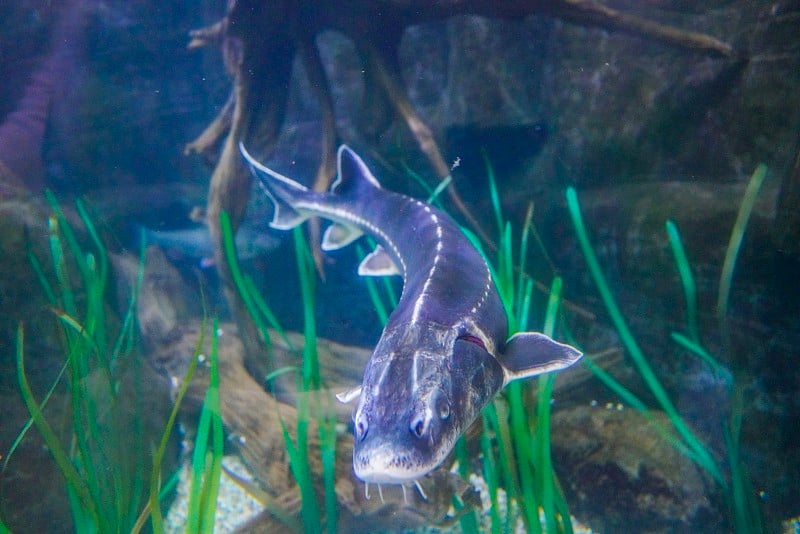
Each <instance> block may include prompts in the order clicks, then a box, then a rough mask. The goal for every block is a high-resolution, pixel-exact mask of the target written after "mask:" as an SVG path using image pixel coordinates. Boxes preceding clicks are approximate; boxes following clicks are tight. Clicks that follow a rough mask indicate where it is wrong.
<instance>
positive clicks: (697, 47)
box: [546, 0, 738, 58]
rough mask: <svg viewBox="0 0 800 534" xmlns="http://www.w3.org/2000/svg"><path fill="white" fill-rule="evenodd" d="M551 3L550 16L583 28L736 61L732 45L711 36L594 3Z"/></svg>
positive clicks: (582, 0) (579, 0)
mask: <svg viewBox="0 0 800 534" xmlns="http://www.w3.org/2000/svg"><path fill="white" fill-rule="evenodd" d="M547 4H548V7H547V8H546V11H547V12H549V13H550V14H552V15H554V16H556V17H559V18H562V19H564V20H568V21H570V22H574V23H576V24H580V25H582V26H595V27H598V28H602V29H604V30H608V31H612V32H614V31H620V32H623V33H627V34H630V35H636V36H639V37H642V38H647V39H652V40H654V41H658V42H662V43H665V44H668V45H671V46H676V47H679V48H684V49H687V50H693V51H698V52H702V53H706V54H710V55H715V56H720V57H726V58H733V57H736V56H737V55H738V54H737V52H736V51H735V50H734V48H733V47H732V46H731V45H729V44H728V43H726V42H724V41H721V40H719V39H717V38H715V37H712V36H710V35H707V34H704V33H699V32H693V31H687V30H682V29H680V28H676V27H674V26H669V25H666V24H661V23H658V22H655V21H652V20H649V19H645V18H642V17H639V16H637V15H631V14H628V13H623V12H621V11H618V10H616V9H612V8H610V7H608V6H606V5H604V4H601V3H600V2H595V1H593V0H559V1H557V2H548V3H547Z"/></svg>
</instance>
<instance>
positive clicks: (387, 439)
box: [239, 143, 582, 487]
mask: <svg viewBox="0 0 800 534" xmlns="http://www.w3.org/2000/svg"><path fill="white" fill-rule="evenodd" d="M239 149H240V151H241V153H242V155H243V156H244V158H245V159H246V160H247V162H248V164H249V166H250V169H251V170H252V172H253V174H254V175H255V176H256V177H257V178H258V179H259V181H260V183H261V186H262V187H263V189H264V191H265V192H266V194H267V195H268V196H269V198H270V199H271V200H272V202H273V204H274V205H275V211H274V215H273V220H272V222H271V223H270V224H271V226H272V227H273V228H277V229H281V230H288V229H290V228H293V227H295V226H297V225H299V224H301V223H302V222H303V221H304V220H306V219H307V218H309V217H311V216H319V217H323V218H326V219H330V220H331V221H333V224H331V225H330V226H329V227H328V228H327V229H326V230H325V233H324V234H323V239H322V249H323V250H326V251H329V250H335V249H339V248H342V247H344V246H346V245H348V244H350V243H352V242H353V241H354V240H356V239H357V238H358V237H360V236H361V235H362V234H369V235H371V236H372V237H373V238H375V240H376V241H377V242H378V246H377V247H376V248H375V250H374V251H373V252H372V253H370V254H369V255H368V256H366V257H365V258H364V260H363V261H362V262H361V264H360V265H359V267H358V273H359V274H360V275H362V276H387V275H400V276H402V277H403V291H402V294H401V296H400V300H399V302H398V304H397V307H396V308H395V310H394V311H393V312H392V314H391V315H390V316H389V318H388V321H387V323H386V326H385V328H384V330H383V333H382V334H381V337H380V340H379V341H378V343H377V345H376V347H375V349H374V351H373V353H372V355H371V357H370V359H369V361H368V362H367V365H366V368H365V370H364V379H363V381H362V383H361V385H360V386H357V387H355V388H353V389H352V390H350V391H347V392H345V393H342V394H340V395H337V397H338V398H339V400H340V401H341V402H350V401H353V400H355V399H356V398H358V399H359V400H358V405H357V407H356V410H355V412H354V415H353V422H354V434H355V446H354V450H353V468H354V470H355V474H356V476H357V477H358V478H359V479H361V480H363V481H364V482H367V483H377V484H403V485H405V484H409V483H415V482H416V481H417V480H418V479H420V478H422V477H424V476H425V475H426V474H428V473H430V472H431V471H432V470H434V469H435V468H437V467H438V466H439V465H441V464H442V462H444V460H445V459H446V458H447V456H448V455H449V453H450V451H451V450H452V449H453V447H454V445H455V442H456V440H457V439H458V438H459V436H460V435H461V434H462V433H463V432H464V431H465V430H466V429H467V427H468V426H469V425H470V424H471V423H472V422H473V421H474V420H475V419H476V418H477V417H478V415H479V414H480V413H481V410H482V409H483V408H484V407H485V406H486V404H487V403H488V402H489V401H491V400H492V399H493V398H494V396H495V395H496V394H497V393H498V392H499V391H500V390H501V389H502V388H503V387H505V386H506V385H507V384H508V383H509V382H511V381H513V380H518V379H521V378H528V377H532V376H535V375H539V374H542V373H547V372H550V371H556V370H558V369H563V368H565V367H568V366H570V365H572V364H573V363H575V362H576V361H578V360H579V359H580V358H581V356H582V354H581V352H580V351H578V350H577V349H575V348H573V347H571V346H569V345H565V344H562V343H559V342H557V341H554V340H553V339H551V338H550V337H548V336H546V335H544V334H542V333H539V332H521V333H517V334H514V335H513V336H511V337H510V338H508V339H507V336H508V320H507V317H506V312H505V309H504V308H503V305H502V302H501V301H500V296H499V294H498V292H497V288H496V287H495V284H494V281H493V280H492V275H491V271H490V270H489V266H488V265H487V264H486V261H485V260H484V258H483V256H482V255H481V254H480V253H479V252H478V251H477V250H476V249H475V247H473V246H472V244H471V243H470V242H469V240H468V239H467V238H466V237H465V235H464V234H463V233H462V232H461V230H460V229H459V228H458V226H457V224H456V223H455V222H454V221H453V220H452V219H451V218H450V217H449V216H448V215H446V214H445V213H444V212H442V211H440V210H438V209H436V208H435V207H433V206H431V205H429V204H427V203H425V202H422V201H420V200H417V199H414V198H411V197H408V196H405V195H401V194H398V193H394V192H391V191H387V190H385V189H382V188H381V186H380V184H379V183H378V180H376V178H375V177H374V176H373V174H372V172H370V170H369V168H368V167H367V165H366V164H365V163H364V162H363V161H362V159H361V158H360V157H359V156H358V155H357V154H356V153H355V152H354V151H353V150H351V149H350V148H348V147H347V146H346V145H342V146H341V147H340V148H339V151H338V154H337V172H338V176H337V179H336V180H335V182H334V183H333V184H332V186H331V190H330V192H326V193H325V192H316V191H313V190H310V189H308V188H307V187H305V186H303V185H301V184H299V183H297V182H295V181H294V180H291V179H290V178H287V177H286V176H283V175H281V174H279V173H277V172H275V171H273V170H271V169H269V168H267V167H265V166H264V165H262V164H261V163H259V162H258V161H256V160H255V159H254V158H253V157H252V156H251V155H250V154H249V153H248V152H247V150H246V149H245V147H244V145H242V144H241V143H240V144H239ZM379 487H380V486H379ZM417 487H419V484H418V483H417Z"/></svg>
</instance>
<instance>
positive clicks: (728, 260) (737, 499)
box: [567, 165, 766, 533]
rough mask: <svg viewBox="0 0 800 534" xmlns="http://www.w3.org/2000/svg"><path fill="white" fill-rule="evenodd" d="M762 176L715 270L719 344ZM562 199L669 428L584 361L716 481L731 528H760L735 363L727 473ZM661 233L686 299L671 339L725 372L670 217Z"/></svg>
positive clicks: (574, 208) (572, 197)
mask: <svg viewBox="0 0 800 534" xmlns="http://www.w3.org/2000/svg"><path fill="white" fill-rule="evenodd" d="M765 176H766V167H765V166H763V165H760V166H759V167H758V168H757V169H756V170H755V172H754V173H753V175H752V177H751V179H750V181H749V183H748V186H747V189H746V190H745V195H744V198H743V200H742V203H741V205H740V208H739V212H738V215H737V218H736V222H735V224H734V227H733V231H732V232H731V237H730V240H729V243H728V247H727V249H726V254H725V260H724V262H723V268H722V271H721V275H720V281H719V288H718V301H717V309H716V314H717V318H718V321H719V324H720V331H721V333H722V339H723V346H724V348H725V349H726V350H730V344H729V341H728V335H729V334H728V331H727V328H728V326H727V314H728V300H729V295H730V288H731V284H732V280H733V270H734V266H735V263H736V259H737V257H738V254H739V249H740V246H741V242H742V239H743V237H744V232H745V229H746V227H747V222H748V220H749V216H750V213H751V212H752V208H753V205H754V203H755V200H756V197H757V195H758V192H759V190H760V188H761V185H762V184H763V181H764V178H765ZM567 205H568V208H569V212H570V216H571V218H572V221H573V225H574V227H575V232H576V235H577V236H578V241H579V243H580V246H581V249H582V251H583V254H584V257H585V258H586V262H587V264H588V266H589V270H590V272H591V274H592V278H593V279H594V281H595V284H596V286H597V288H598V290H599V292H600V295H601V298H602V300H603V303H604V305H605V307H606V309H607V311H608V313H609V315H610V317H611V319H612V322H613V323H614V326H615V327H616V329H617V331H618V332H619V334H620V338H621V339H622V342H623V344H624V345H625V348H626V349H627V351H628V353H629V354H630V356H631V359H632V360H633V362H634V364H635V366H636V368H637V369H638V371H639V373H640V375H641V376H642V378H643V379H644V381H645V383H646V385H647V386H648V388H649V389H650V391H651V392H652V393H653V395H654V397H655V398H656V400H657V401H658V403H659V406H660V408H661V409H662V410H663V411H664V412H665V413H666V414H667V416H668V418H669V421H670V424H671V428H665V427H664V426H663V425H661V424H660V423H658V422H657V421H656V420H655V419H654V417H653V416H652V413H651V411H650V408H649V407H648V406H647V405H646V404H645V403H644V402H642V401H641V400H640V399H638V398H637V397H636V396H635V395H634V394H633V393H632V392H631V391H630V390H628V389H627V388H626V387H625V386H623V385H622V384H621V383H620V382H618V381H617V380H616V379H615V378H613V377H612V376H611V375H609V374H608V373H606V372H604V371H602V370H601V369H599V368H598V367H596V366H593V365H592V364H591V362H586V364H587V365H588V366H589V367H590V368H591V370H592V371H593V372H594V373H595V375H596V376H598V378H600V380H602V381H603V382H604V383H605V384H606V385H607V386H609V387H610V388H611V389H612V390H613V391H614V392H615V393H617V394H618V395H619V396H620V397H621V398H622V399H623V400H624V401H625V402H626V403H627V404H629V405H631V406H632V407H634V408H635V409H637V410H638V411H640V412H641V413H643V414H644V415H645V417H646V418H647V419H648V420H649V421H650V422H651V423H652V424H654V425H655V427H656V428H657V429H658V430H659V432H660V433H661V434H662V435H663V436H664V437H665V438H666V439H667V440H668V441H669V442H670V443H671V444H672V445H673V446H674V447H675V448H676V449H677V450H678V451H679V452H681V453H682V454H684V455H686V456H687V457H688V458H690V459H691V460H692V461H694V462H695V463H697V464H698V465H699V466H700V467H701V468H702V469H703V470H705V471H706V472H707V473H708V474H709V475H711V477H712V478H713V479H714V480H715V481H716V483H717V484H718V485H719V487H720V488H721V489H722V492H723V494H724V496H725V500H726V503H727V507H728V509H729V512H730V515H731V521H732V523H733V526H734V528H735V529H736V532H739V533H760V532H762V531H763V525H762V522H761V516H760V512H759V508H758V504H757V501H756V500H755V491H754V490H753V487H752V484H751V482H750V480H749V478H748V476H747V474H746V472H745V469H744V467H743V465H742V462H741V458H740V449H739V438H740V430H741V418H742V409H743V400H742V398H741V391H742V388H741V387H740V386H739V385H738V384H737V377H738V375H739V374H740V371H739V370H738V369H736V367H735V364H736V362H735V360H733V361H734V369H733V370H734V379H733V380H732V381H729V394H730V397H731V411H730V415H729V417H728V420H727V421H723V422H722V429H723V435H724V438H725V447H726V451H725V452H726V456H727V468H728V469H727V476H726V474H724V472H723V469H724V466H722V465H719V463H718V462H717V460H716V459H715V457H714V454H713V453H712V451H711V450H710V449H709V447H708V446H707V445H706V444H705V443H703V441H702V440H701V439H700V438H698V437H697V435H696V434H695V433H694V432H692V430H691V429H690V428H689V425H688V423H686V421H685V420H684V419H683V418H682V417H681V415H680V414H679V412H678V411H677V409H676V408H675V406H674V404H673V403H672V401H671V399H670V398H669V396H668V395H667V393H666V391H665V389H664V387H663V386H662V385H661V382H660V381H659V380H658V378H657V376H656V374H655V372H654V371H653V369H652V368H651V366H650V364H649V362H648V360H647V358H646V356H645V354H644V353H643V351H642V350H641V348H640V347H639V345H638V343H637V342H636V339H635V338H634V336H633V334H632V333H631V331H630V329H629V328H628V326H627V324H626V322H625V319H624V317H623V315H622V312H621V311H620V309H619V306H618V305H617V303H616V300H615V299H614V296H613V294H612V293H611V290H610V289H609V287H608V283H607V282H606V280H605V276H604V275H603V272H602V269H601V267H600V264H599V262H598V260H597V257H596V255H595V254H594V249H593V248H592V246H591V243H590V241H589V237H588V234H587V231H586V227H585V225H584V223H583V218H582V216H581V211H580V205H579V203H578V197H577V193H576V192H575V190H574V189H573V188H569V189H568V190H567ZM665 226H666V233H667V237H668V239H669V243H670V248H671V250H672V252H673V257H674V260H675V264H676V267H677V269H678V273H679V276H680V279H681V285H682V287H683V293H684V299H685V303H686V321H687V326H686V329H687V334H683V333H679V332H672V334H671V337H672V339H673V340H674V341H675V342H676V343H677V344H678V345H680V346H681V347H683V348H684V349H686V350H687V351H689V352H690V353H692V354H695V355H696V356H698V357H699V358H700V359H701V360H702V361H703V362H705V363H706V364H707V365H708V366H709V367H710V368H711V369H712V371H713V372H714V373H715V374H716V375H717V376H720V377H724V376H725V368H724V366H723V365H722V364H720V363H719V360H718V359H717V358H715V357H714V356H712V355H711V353H710V351H708V350H707V349H706V348H704V347H703V345H702V342H701V340H700V333H699V329H698V325H697V294H696V285H695V282H694V278H693V276H692V270H691V266H690V264H689V260H688V258H687V255H686V252H685V250H684V247H683V244H682V242H681V239H680V234H679V232H678V228H677V226H676V225H675V224H674V223H673V222H672V221H667V222H666V223H665Z"/></svg>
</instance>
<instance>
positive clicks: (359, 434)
mask: <svg viewBox="0 0 800 534" xmlns="http://www.w3.org/2000/svg"><path fill="white" fill-rule="evenodd" d="M355 422H356V439H357V440H358V441H364V438H366V437H367V432H368V431H369V425H368V424H367V419H366V417H364V416H362V415H361V414H357V415H356V421H355Z"/></svg>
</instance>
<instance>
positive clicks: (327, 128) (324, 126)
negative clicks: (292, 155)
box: [299, 35, 338, 280]
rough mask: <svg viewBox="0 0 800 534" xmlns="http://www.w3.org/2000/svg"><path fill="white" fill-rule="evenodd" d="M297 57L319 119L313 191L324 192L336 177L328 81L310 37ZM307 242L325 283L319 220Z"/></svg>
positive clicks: (313, 222)
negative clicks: (300, 60) (320, 131)
mask: <svg viewBox="0 0 800 534" xmlns="http://www.w3.org/2000/svg"><path fill="white" fill-rule="evenodd" d="M299 50H300V57H301V58H302V60H303V66H304V67H305V71H306V76H308V81H309V84H310V85H311V91H312V92H313V93H314V96H315V97H316V99H317V102H318V103H319V106H320V111H321V113H322V116H321V117H320V129H321V130H322V135H321V137H320V155H319V167H318V168H317V176H316V177H315V179H314V184H313V189H314V191H327V190H328V187H329V186H330V184H331V179H332V178H333V176H334V175H335V174H336V156H335V154H336V143H337V139H338V136H337V135H336V119H335V117H334V113H333V98H332V97H331V90H330V86H329V85H328V78H327V76H326V75H325V66H324V65H323V63H322V58H320V56H319V50H317V47H316V45H315V44H314V38H313V36H312V35H307V36H305V38H304V39H303V40H302V41H301V43H300V47H299ZM308 234H309V241H310V243H311V254H312V256H313V258H314V265H315V266H316V269H317V273H319V276H320V278H322V279H323V280H324V279H325V269H324V257H323V253H322V239H321V237H322V232H321V227H320V220H319V219H318V218H316V217H315V218H313V219H311V221H309V226H308Z"/></svg>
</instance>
